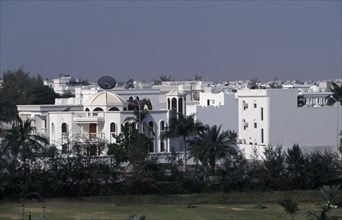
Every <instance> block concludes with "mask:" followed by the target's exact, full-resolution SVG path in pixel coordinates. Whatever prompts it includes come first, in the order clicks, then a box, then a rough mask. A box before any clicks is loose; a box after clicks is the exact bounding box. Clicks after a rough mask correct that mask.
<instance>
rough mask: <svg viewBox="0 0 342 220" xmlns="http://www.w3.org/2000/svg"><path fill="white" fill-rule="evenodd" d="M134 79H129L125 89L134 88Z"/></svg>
mask: <svg viewBox="0 0 342 220" xmlns="http://www.w3.org/2000/svg"><path fill="white" fill-rule="evenodd" d="M133 87H134V86H133V79H129V80H128V81H127V82H126V84H125V89H129V88H133Z"/></svg>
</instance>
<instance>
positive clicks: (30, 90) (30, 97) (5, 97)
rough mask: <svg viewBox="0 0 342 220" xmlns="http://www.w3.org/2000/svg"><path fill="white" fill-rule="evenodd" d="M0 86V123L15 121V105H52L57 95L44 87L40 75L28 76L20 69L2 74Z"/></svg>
mask: <svg viewBox="0 0 342 220" xmlns="http://www.w3.org/2000/svg"><path fill="white" fill-rule="evenodd" d="M2 80H3V81H2V85H1V86H0V121H12V120H15V118H16V115H17V105H32V104H54V103H55V98H58V97H59V95H58V94H57V93H55V92H54V91H53V89H51V88H49V87H48V86H45V85H44V84H43V80H42V78H41V76H40V75H37V76H32V77H31V76H30V74H29V72H26V71H25V70H24V69H23V68H22V67H20V68H19V69H18V70H8V71H6V72H4V73H3V76H2Z"/></svg>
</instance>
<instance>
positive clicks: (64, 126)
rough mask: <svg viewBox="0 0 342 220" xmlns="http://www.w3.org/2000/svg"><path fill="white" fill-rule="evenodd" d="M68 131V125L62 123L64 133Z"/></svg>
mask: <svg viewBox="0 0 342 220" xmlns="http://www.w3.org/2000/svg"><path fill="white" fill-rule="evenodd" d="M67 132H68V125H67V124H66V123H62V133H67Z"/></svg>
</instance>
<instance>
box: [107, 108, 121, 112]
mask: <svg viewBox="0 0 342 220" xmlns="http://www.w3.org/2000/svg"><path fill="white" fill-rule="evenodd" d="M109 111H110V112H114V111H120V110H119V109H118V108H117V107H111V108H110V109H109Z"/></svg>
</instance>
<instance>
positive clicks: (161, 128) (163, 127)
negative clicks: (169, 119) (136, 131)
mask: <svg viewBox="0 0 342 220" xmlns="http://www.w3.org/2000/svg"><path fill="white" fill-rule="evenodd" d="M160 130H161V131H164V130H165V122H164V121H161V122H160Z"/></svg>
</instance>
